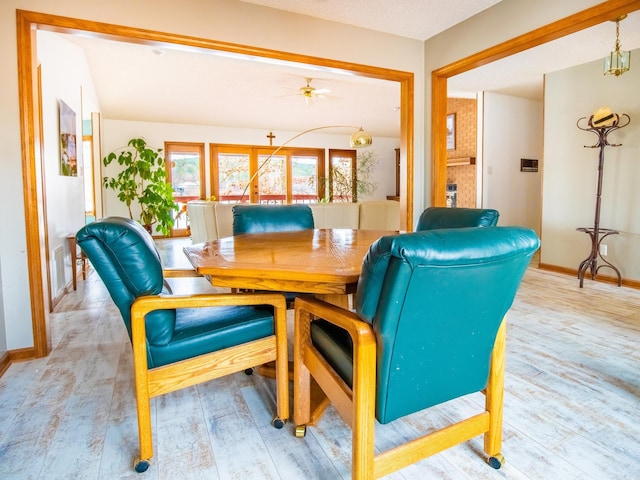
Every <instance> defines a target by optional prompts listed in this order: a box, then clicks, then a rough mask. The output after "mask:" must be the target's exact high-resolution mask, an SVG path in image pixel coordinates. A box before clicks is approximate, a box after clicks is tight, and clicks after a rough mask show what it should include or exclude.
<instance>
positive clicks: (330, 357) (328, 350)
mask: <svg viewBox="0 0 640 480" xmlns="http://www.w3.org/2000/svg"><path fill="white" fill-rule="evenodd" d="M311 342H312V343H313V346H314V347H315V348H316V349H317V350H318V351H319V352H320V353H321V354H322V356H323V357H324V358H325V360H326V361H327V362H329V365H331V367H332V368H333V369H334V370H335V371H336V373H337V374H338V375H340V377H341V378H342V379H343V380H344V381H345V383H346V384H347V385H349V387H353V341H352V340H351V337H350V336H349V333H348V332H347V331H346V330H345V329H343V328H340V327H338V326H336V325H333V324H332V323H329V322H327V321H325V320H316V321H314V322H312V323H311Z"/></svg>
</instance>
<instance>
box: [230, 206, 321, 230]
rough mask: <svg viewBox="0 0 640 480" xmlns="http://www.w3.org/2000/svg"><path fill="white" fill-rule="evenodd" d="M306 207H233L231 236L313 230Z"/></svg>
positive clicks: (310, 217)
mask: <svg viewBox="0 0 640 480" xmlns="http://www.w3.org/2000/svg"><path fill="white" fill-rule="evenodd" d="M313 228H314V223H313V213H312V211H311V208H309V206H308V205H303V204H294V205H234V206H233V234H234V235H241V234H244V233H266V232H292V231H297V230H308V229H313Z"/></svg>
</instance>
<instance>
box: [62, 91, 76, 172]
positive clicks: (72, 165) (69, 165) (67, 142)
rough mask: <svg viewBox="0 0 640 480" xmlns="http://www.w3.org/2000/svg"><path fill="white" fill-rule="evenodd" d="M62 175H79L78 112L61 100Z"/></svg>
mask: <svg viewBox="0 0 640 480" xmlns="http://www.w3.org/2000/svg"><path fill="white" fill-rule="evenodd" d="M59 107H60V108H59V110H60V175H64V176H66V177H77V176H78V151H77V142H76V135H77V132H76V113H75V112H74V111H73V110H71V107H69V105H67V104H66V103H64V102H63V101H62V100H60V103H59Z"/></svg>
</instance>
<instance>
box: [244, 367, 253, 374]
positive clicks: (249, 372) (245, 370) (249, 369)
mask: <svg viewBox="0 0 640 480" xmlns="http://www.w3.org/2000/svg"><path fill="white" fill-rule="evenodd" d="M244 374H245V375H253V368H245V369H244Z"/></svg>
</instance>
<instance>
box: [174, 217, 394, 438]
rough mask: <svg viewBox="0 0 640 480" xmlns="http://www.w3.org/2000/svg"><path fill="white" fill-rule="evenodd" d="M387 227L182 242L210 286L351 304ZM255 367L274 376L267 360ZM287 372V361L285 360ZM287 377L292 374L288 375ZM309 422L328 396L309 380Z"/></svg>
mask: <svg viewBox="0 0 640 480" xmlns="http://www.w3.org/2000/svg"><path fill="white" fill-rule="evenodd" d="M396 233H398V232H395V231H388V230H351V229H315V230H299V231H294V232H273V233H253V234H243V235H236V236H233V237H225V238H220V239H218V240H212V241H209V242H205V243H199V244H195V245H191V246H188V247H184V253H185V254H186V256H187V258H188V259H189V261H190V262H191V265H192V266H193V268H194V269H195V272H196V273H197V274H199V275H203V276H206V277H208V278H209V281H210V282H211V284H212V285H214V286H219V287H230V288H235V289H249V290H253V289H255V290H274V291H280V292H300V293H309V294H314V296H316V297H318V298H321V299H323V300H324V301H326V302H330V303H333V304H334V305H338V306H340V307H342V308H351V306H352V305H351V303H352V302H351V301H350V298H351V294H353V293H355V291H356V287H357V285H358V278H359V277H360V271H361V269H362V261H363V259H364V257H365V255H366V254H367V252H368V251H369V247H370V246H371V244H372V243H373V242H375V241H376V240H377V239H378V238H380V237H383V236H385V235H393V234H396ZM259 371H260V373H261V374H263V375H267V376H270V377H274V376H275V366H274V365H273V362H272V363H271V364H269V365H263V366H262V367H261V368H260V369H259ZM289 371H290V372H289V374H290V376H291V375H292V374H293V365H292V364H291V363H290V364H289ZM290 378H293V377H292V376H291V377H290ZM311 404H312V409H311V411H312V413H311V419H310V422H309V424H310V425H313V424H315V423H316V421H317V420H318V419H319V418H320V417H321V416H322V413H323V412H324V411H325V409H326V408H327V407H328V405H329V400H328V398H327V397H326V395H325V394H324V392H323V391H322V389H321V388H319V387H318V386H317V384H316V383H315V382H312V386H311Z"/></svg>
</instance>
